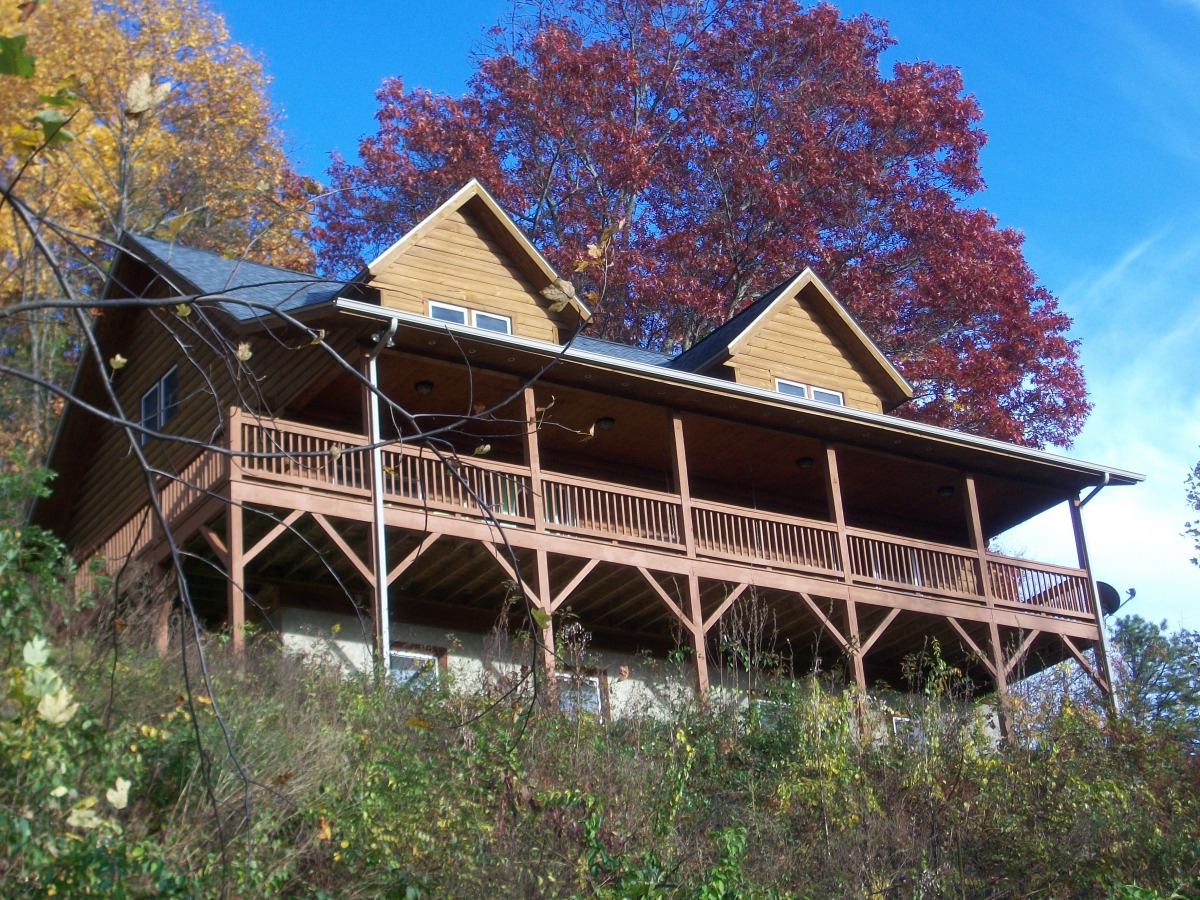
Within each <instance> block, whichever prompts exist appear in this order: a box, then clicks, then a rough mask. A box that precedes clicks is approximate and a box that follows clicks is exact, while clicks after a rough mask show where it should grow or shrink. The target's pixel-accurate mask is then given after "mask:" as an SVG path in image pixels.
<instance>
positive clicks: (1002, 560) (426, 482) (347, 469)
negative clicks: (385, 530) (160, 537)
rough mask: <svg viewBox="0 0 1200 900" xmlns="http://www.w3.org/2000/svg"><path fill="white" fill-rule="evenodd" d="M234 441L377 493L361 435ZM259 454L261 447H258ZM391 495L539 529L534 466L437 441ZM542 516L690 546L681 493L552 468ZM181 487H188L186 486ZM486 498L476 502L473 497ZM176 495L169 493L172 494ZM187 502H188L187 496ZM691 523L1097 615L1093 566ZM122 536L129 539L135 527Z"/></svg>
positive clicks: (840, 572) (808, 562) (311, 476)
mask: <svg viewBox="0 0 1200 900" xmlns="http://www.w3.org/2000/svg"><path fill="white" fill-rule="evenodd" d="M236 434H237V436H238V440H239V441H240V444H239V445H238V446H235V447H234V448H233V449H234V451H235V454H237V453H238V451H239V450H240V451H242V452H243V453H244V454H249V455H236V456H235V458H236V459H237V463H238V466H239V467H240V469H241V473H242V474H243V475H244V476H245V477H249V478H256V479H266V480H271V481H282V482H290V483H295V484H301V485H305V486H309V487H317V488H323V489H328V490H331V491H335V492H338V493H351V494H357V495H369V494H370V466H369V458H368V455H367V454H366V453H363V452H354V451H355V448H357V447H361V446H362V445H363V443H364V442H365V439H364V438H363V437H362V436H360V435H354V434H349V433H345V432H338V431H331V430H328V429H322V428H314V427H311V426H307V425H300V424H298V423H294V422H284V421H280V420H255V419H251V418H249V417H245V416H243V417H240V418H239V419H237V426H236ZM255 454H257V455H255ZM383 458H384V484H383V489H384V494H385V498H386V499H387V500H388V501H390V502H393V503H399V504H406V505H417V506H421V507H423V508H427V509H430V510H433V511H436V512H441V513H445V514H452V515H462V516H469V517H476V518H478V517H481V516H482V515H483V511H482V509H481V508H480V502H482V503H483V504H484V505H486V506H487V507H489V508H490V510H491V513H492V515H493V516H495V517H496V518H497V519H499V520H501V521H504V522H508V523H511V524H514V525H518V526H531V525H533V523H534V522H535V521H536V519H535V515H534V513H535V503H536V502H537V499H536V498H535V497H534V493H533V478H532V473H531V471H530V470H529V468H528V467H525V466H515V465H509V464H505V463H500V462H496V461H494V460H487V459H483V458H475V457H471V458H467V459H457V458H447V457H442V458H439V457H438V456H436V455H435V454H433V453H432V452H430V451H429V450H422V449H418V448H415V447H408V446H396V445H393V446H392V447H389V448H388V449H386V450H385V451H384V453H383ZM541 486H542V496H541V504H542V508H541V513H542V518H543V521H544V523H545V527H546V528H547V529H548V530H550V531H552V532H556V533H561V534H569V535H575V536H579V537H584V538H592V539H599V540H604V541H611V542H615V543H627V544H635V545H650V546H655V547H660V548H665V549H668V550H672V551H676V552H683V550H684V548H685V541H684V533H683V503H682V501H681V498H680V497H679V495H677V494H670V493H663V492H659V491H648V490H643V489H640V488H633V487H628V486H625V485H619V484H611V483H606V482H600V481H595V480H591V479H586V478H578V477H575V476H569V475H564V474H561V473H557V472H543V473H542V475H541ZM180 490H182V488H181V489H180ZM476 498H478V501H479V502H477V500H476ZM166 499H168V502H171V501H170V497H169V496H168V497H167V498H166ZM179 502H183V499H182V495H181V498H180V501H179ZM691 524H692V529H693V535H694V538H695V546H696V552H697V554H699V555H700V556H704V557H709V558H717V559H723V560H732V561H736V562H746V563H752V564H755V565H762V566H769V567H773V568H782V569H789V570H797V571H804V572H809V573H815V574H817V575H820V576H823V577H827V578H831V579H836V580H839V581H846V580H848V581H850V582H852V583H855V584H862V585H866V586H875V587H880V588H886V589H889V590H899V591H905V592H909V593H916V594H927V595H933V596H940V597H952V598H955V599H960V600H969V601H973V602H977V603H984V602H986V601H987V596H986V595H985V592H984V589H983V588H984V582H983V580H982V579H983V577H986V578H988V579H989V586H990V589H991V597H992V598H993V599H994V601H995V602H996V603H998V604H1001V605H1013V606H1019V607H1021V608H1025V609H1028V608H1030V607H1034V608H1038V609H1039V610H1040V611H1042V612H1046V613H1051V614H1053V615H1066V616H1076V617H1088V618H1090V617H1091V616H1092V603H1091V599H1090V597H1091V590H1090V585H1089V583H1088V576H1087V573H1086V572H1085V571H1083V570H1080V569H1071V568H1064V567H1062V566H1051V565H1046V564H1043V563H1036V562H1030V561H1027V560H1017V559H1012V558H1010V557H1002V556H996V555H994V554H988V555H987V556H986V559H987V565H986V569H987V571H986V574H985V573H982V572H980V568H979V566H980V557H979V556H978V555H977V554H976V553H974V552H973V551H970V550H967V549H964V548H961V547H953V546H949V545H944V544H936V543H931V542H928V541H920V540H915V539H911V538H902V537H897V536H895V535H887V534H881V533H878V532H873V531H865V530H862V529H855V528H851V529H847V534H846V538H847V550H848V555H849V558H848V559H847V560H842V559H841V558H840V556H841V554H840V552H839V539H838V532H837V528H836V527H835V526H834V525H833V524H832V523H830V522H823V521H817V520H810V519H802V518H797V517H793V516H785V515H778V514H775V513H764V512H759V511H756V510H750V509H745V508H742V507H737V506H729V505H725V504H719V503H712V502H709V501H704V500H693V501H692V523H691ZM131 528H134V523H132V522H131V523H130V525H129V527H128V528H127V529H125V530H124V531H123V532H122V535H124V537H116V536H115V537H114V539H113V541H115V542H116V543H117V544H122V545H123V544H124V543H128V542H129V540H130V535H128V534H125V531H128V530H129V529H131Z"/></svg>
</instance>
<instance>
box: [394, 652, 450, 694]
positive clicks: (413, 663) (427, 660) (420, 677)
mask: <svg viewBox="0 0 1200 900" xmlns="http://www.w3.org/2000/svg"><path fill="white" fill-rule="evenodd" d="M388 669H389V674H390V675H391V677H392V681H393V683H395V684H407V685H411V686H412V687H425V686H427V685H431V684H433V683H435V682H436V681H437V672H438V661H437V657H436V656H434V655H433V654H431V653H418V652H416V651H412V650H393V651H392V653H391V662H390V665H389V666H388Z"/></svg>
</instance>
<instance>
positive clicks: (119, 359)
mask: <svg viewBox="0 0 1200 900" xmlns="http://www.w3.org/2000/svg"><path fill="white" fill-rule="evenodd" d="M128 362H129V360H127V359H126V358H125V357H123V356H122V355H121V354H120V353H118V354H117V355H116V356H114V357H113V358H112V359H110V360H109V361H108V364H109V365H110V366H112V367H113V369H123V368H125V366H126V364H127V363H128Z"/></svg>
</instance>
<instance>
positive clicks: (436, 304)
mask: <svg viewBox="0 0 1200 900" xmlns="http://www.w3.org/2000/svg"><path fill="white" fill-rule="evenodd" d="M435 308H440V309H448V310H453V311H454V312H456V313H462V322H454V323H452V324H455V325H459V324H461V325H468V324H470V322H471V311H470V310H469V309H467V308H466V307H465V306H455V305H454V304H453V303H444V302H442V301H441V300H430V301H429V318H431V319H437V316H435V315H434V314H433V311H434V309H435ZM438 321H439V322H449V321H450V320H449V319H438Z"/></svg>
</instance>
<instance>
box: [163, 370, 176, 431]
mask: <svg viewBox="0 0 1200 900" xmlns="http://www.w3.org/2000/svg"><path fill="white" fill-rule="evenodd" d="M160 390H161V392H162V424H163V425H165V424H167V423H168V422H170V421H171V420H172V419H173V418H175V413H176V412H178V411H179V370H178V369H172V370H171V371H170V372H168V373H167V374H166V375H164V376H163V380H162V384H161V386H160Z"/></svg>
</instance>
